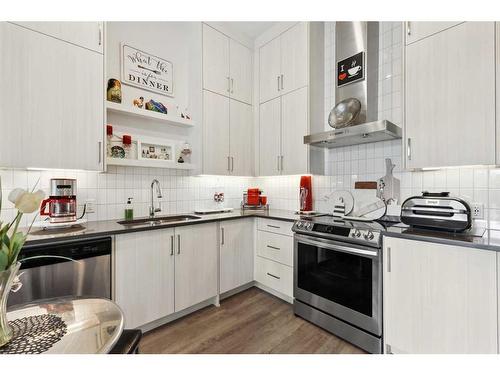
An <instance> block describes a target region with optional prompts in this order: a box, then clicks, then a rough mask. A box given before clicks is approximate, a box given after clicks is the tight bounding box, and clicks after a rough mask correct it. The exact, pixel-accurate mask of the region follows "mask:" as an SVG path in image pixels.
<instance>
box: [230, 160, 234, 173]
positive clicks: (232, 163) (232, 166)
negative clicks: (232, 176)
mask: <svg viewBox="0 0 500 375" xmlns="http://www.w3.org/2000/svg"><path fill="white" fill-rule="evenodd" d="M233 171H234V157H232V156H231V172H233Z"/></svg>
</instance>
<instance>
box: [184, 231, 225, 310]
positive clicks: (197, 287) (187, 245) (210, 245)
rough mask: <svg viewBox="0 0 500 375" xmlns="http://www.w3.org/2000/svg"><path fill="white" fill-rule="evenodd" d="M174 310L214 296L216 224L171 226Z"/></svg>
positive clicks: (216, 250)
mask: <svg viewBox="0 0 500 375" xmlns="http://www.w3.org/2000/svg"><path fill="white" fill-rule="evenodd" d="M175 237H176V238H175V240H176V252H175V311H180V310H183V309H185V308H188V307H190V306H193V305H196V304H197V303H199V302H202V301H205V300H207V299H209V298H211V297H214V296H216V295H217V289H218V285H217V279H218V267H217V264H218V256H217V255H218V243H217V224H215V223H208V224H198V225H188V226H184V227H177V228H175Z"/></svg>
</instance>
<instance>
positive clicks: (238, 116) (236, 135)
mask: <svg viewBox="0 0 500 375" xmlns="http://www.w3.org/2000/svg"><path fill="white" fill-rule="evenodd" d="M229 102H230V103H229V151H230V152H229V153H230V157H231V165H230V173H231V175H233V176H252V175H253V169H254V168H253V166H254V158H253V155H254V153H253V145H254V142H253V113H252V106H251V105H248V104H245V103H241V102H238V101H236V100H233V99H230V101H229Z"/></svg>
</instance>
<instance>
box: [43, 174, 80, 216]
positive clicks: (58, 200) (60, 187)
mask: <svg viewBox="0 0 500 375" xmlns="http://www.w3.org/2000/svg"><path fill="white" fill-rule="evenodd" d="M76 207H77V206H76V180H75V179H69V178H53V179H51V180H50V195H49V198H48V199H44V200H43V201H42V204H41V206H40V216H48V217H49V221H50V222H51V223H65V222H69V221H75V220H76V219H77V217H76ZM47 208H48V210H47Z"/></svg>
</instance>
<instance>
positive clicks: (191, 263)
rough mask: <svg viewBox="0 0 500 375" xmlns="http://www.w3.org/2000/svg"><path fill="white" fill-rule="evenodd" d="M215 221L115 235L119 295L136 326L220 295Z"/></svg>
mask: <svg viewBox="0 0 500 375" xmlns="http://www.w3.org/2000/svg"><path fill="white" fill-rule="evenodd" d="M217 252H218V242H217V225H216V224H215V223H207V224H195V225H188V226H183V227H176V228H175V229H158V230H151V231H146V232H136V233H129V234H122V235H118V236H116V237H115V250H114V256H113V257H114V300H115V301H116V303H117V304H118V305H119V306H120V308H121V309H122V311H123V312H124V314H125V324H126V327H127V328H136V327H140V326H142V325H145V324H147V323H151V322H153V321H155V320H157V319H160V318H163V317H166V316H167V315H170V314H172V313H174V312H178V311H181V310H184V309H185V308H188V307H191V306H193V305H196V304H197V303H199V302H203V301H205V300H207V299H209V298H211V297H215V296H216V295H217V294H218V290H217V288H218V284H217V279H218V269H217V264H218V254H217Z"/></svg>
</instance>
